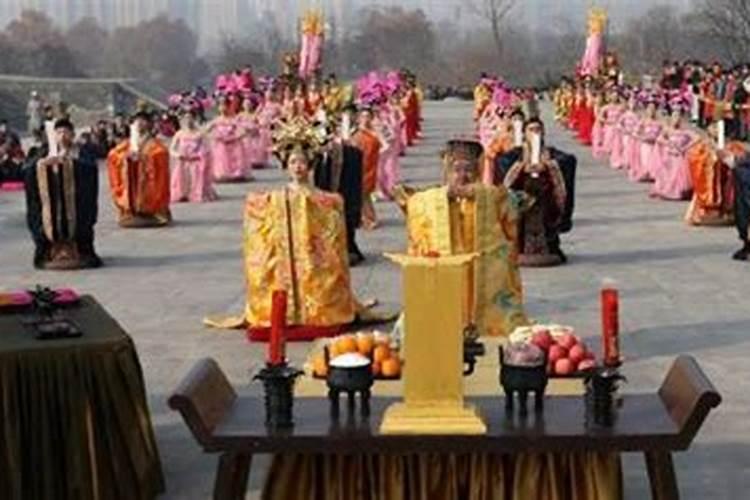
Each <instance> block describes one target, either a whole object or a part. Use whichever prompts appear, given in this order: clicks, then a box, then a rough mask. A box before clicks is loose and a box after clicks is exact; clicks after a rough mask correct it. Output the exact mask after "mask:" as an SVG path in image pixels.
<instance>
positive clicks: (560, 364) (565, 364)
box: [555, 358, 575, 376]
mask: <svg viewBox="0 0 750 500" xmlns="http://www.w3.org/2000/svg"><path fill="white" fill-rule="evenodd" d="M574 371H575V365H574V364H573V362H572V361H571V360H570V359H568V358H563V359H558V360H557V362H556V363H555V374H557V375H563V376H565V375H570V374H572V373H573V372H574Z"/></svg>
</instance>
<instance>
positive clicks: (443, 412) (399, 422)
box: [380, 254, 487, 434]
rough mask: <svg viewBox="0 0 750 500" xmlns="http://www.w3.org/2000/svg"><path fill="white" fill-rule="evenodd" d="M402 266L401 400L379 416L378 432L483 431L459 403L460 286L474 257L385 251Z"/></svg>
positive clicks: (471, 410)
mask: <svg viewBox="0 0 750 500" xmlns="http://www.w3.org/2000/svg"><path fill="white" fill-rule="evenodd" d="M387 257H388V258H390V259H391V260H392V261H394V262H396V263H397V264H400V265H401V266H402V267H403V300H404V312H405V324H404V327H405V328H404V331H405V338H404V340H403V349H404V352H405V353H406V361H405V363H404V373H403V379H404V401H403V402H402V403H396V404H394V405H392V406H390V407H389V408H388V409H387V410H386V412H385V415H384V417H383V422H382V424H381V426H380V432H381V433H383V434H485V433H486V432H487V427H486V426H485V424H484V422H483V421H482V419H481V417H480V416H479V415H478V414H477V412H476V410H475V409H474V408H473V407H472V406H470V405H465V404H464V391H463V368H464V353H463V348H464V338H463V332H464V327H465V326H466V324H467V318H468V315H467V311H466V300H465V297H466V287H467V283H468V281H467V277H468V272H469V269H470V267H469V264H470V263H471V261H472V260H473V259H474V258H475V257H476V256H475V255H473V254H471V255H457V256H449V257H411V256H407V255H387Z"/></svg>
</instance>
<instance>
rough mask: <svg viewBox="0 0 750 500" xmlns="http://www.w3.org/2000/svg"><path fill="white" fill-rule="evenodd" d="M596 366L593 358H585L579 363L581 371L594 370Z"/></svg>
mask: <svg viewBox="0 0 750 500" xmlns="http://www.w3.org/2000/svg"><path fill="white" fill-rule="evenodd" d="M594 368H596V361H594V360H593V359H584V360H583V361H581V362H580V363H578V371H579V372H587V371H589V370H593V369H594Z"/></svg>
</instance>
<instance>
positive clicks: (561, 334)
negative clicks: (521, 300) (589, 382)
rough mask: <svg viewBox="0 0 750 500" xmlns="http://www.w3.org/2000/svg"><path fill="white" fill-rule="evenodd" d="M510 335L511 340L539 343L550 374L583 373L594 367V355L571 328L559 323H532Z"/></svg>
mask: <svg viewBox="0 0 750 500" xmlns="http://www.w3.org/2000/svg"><path fill="white" fill-rule="evenodd" d="M523 328H524V329H523V330H519V331H517V332H514V335H515V336H514V335H511V339H510V340H511V342H517V341H522V342H527V343H530V344H534V345H535V346H537V347H539V348H540V349H541V350H542V351H544V353H545V354H546V356H547V373H548V374H549V375H550V376H551V377H573V378H576V377H583V376H585V375H586V374H587V373H588V372H591V371H592V370H594V369H596V367H597V364H596V356H595V355H594V353H593V352H591V350H589V348H588V346H587V345H586V343H585V342H584V341H583V340H581V338H580V337H578V336H577V335H576V334H575V330H574V329H573V328H572V327H569V326H562V325H534V326H532V327H523Z"/></svg>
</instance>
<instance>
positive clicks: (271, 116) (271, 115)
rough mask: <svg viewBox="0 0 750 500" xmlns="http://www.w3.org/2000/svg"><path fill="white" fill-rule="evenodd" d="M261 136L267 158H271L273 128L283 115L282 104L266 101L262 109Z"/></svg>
mask: <svg viewBox="0 0 750 500" xmlns="http://www.w3.org/2000/svg"><path fill="white" fill-rule="evenodd" d="M259 116H260V127H261V128H260V138H261V144H263V148H264V149H265V151H266V158H268V159H269V160H270V158H271V154H272V153H273V130H272V127H273V125H274V123H275V122H276V120H278V119H279V117H280V116H281V104H279V103H278V102H273V101H266V102H265V103H264V104H263V106H262V107H261V109H260V115H259Z"/></svg>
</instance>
